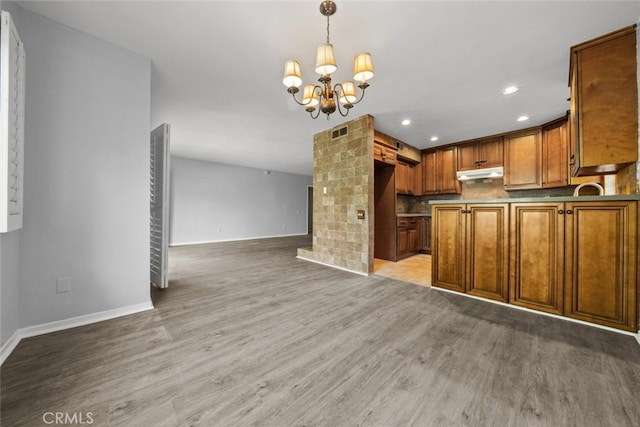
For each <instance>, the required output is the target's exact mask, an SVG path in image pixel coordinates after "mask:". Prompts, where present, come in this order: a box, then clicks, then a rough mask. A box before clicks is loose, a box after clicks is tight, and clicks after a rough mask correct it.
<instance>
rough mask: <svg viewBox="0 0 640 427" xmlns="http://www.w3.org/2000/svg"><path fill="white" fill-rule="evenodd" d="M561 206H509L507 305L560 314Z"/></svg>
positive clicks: (533, 204) (548, 204) (562, 254)
mask: <svg viewBox="0 0 640 427" xmlns="http://www.w3.org/2000/svg"><path fill="white" fill-rule="evenodd" d="M564 218H565V215H564V203H544V204H538V203H514V204H511V219H510V234H511V254H510V265H511V267H510V278H509V287H510V295H509V302H511V303H512V304H515V305H519V306H522V307H527V308H531V309H534V310H541V311H545V312H547V313H554V314H562V313H563V308H564V307H563V295H564V292H563V289H564V288H563V283H564Z"/></svg>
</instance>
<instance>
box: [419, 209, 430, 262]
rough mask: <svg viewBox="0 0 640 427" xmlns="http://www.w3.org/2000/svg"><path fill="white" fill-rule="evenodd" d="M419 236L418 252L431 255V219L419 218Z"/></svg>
mask: <svg viewBox="0 0 640 427" xmlns="http://www.w3.org/2000/svg"><path fill="white" fill-rule="evenodd" d="M420 234H421V236H422V239H421V248H420V252H422V253H425V254H429V255H430V254H431V217H430V216H423V217H421V218H420Z"/></svg>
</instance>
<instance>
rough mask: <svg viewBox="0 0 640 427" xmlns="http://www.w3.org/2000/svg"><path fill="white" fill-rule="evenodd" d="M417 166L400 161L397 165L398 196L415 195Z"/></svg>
mask: <svg viewBox="0 0 640 427" xmlns="http://www.w3.org/2000/svg"><path fill="white" fill-rule="evenodd" d="M415 174H416V166H415V165H414V164H412V163H409V162H405V161H402V160H400V159H398V161H397V163H396V192H397V193H398V194H408V195H414V194H416V191H415Z"/></svg>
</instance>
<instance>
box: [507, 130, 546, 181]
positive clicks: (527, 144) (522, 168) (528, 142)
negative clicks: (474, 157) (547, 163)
mask: <svg viewBox="0 0 640 427" xmlns="http://www.w3.org/2000/svg"><path fill="white" fill-rule="evenodd" d="M504 144H505V146H504V166H505V170H504V187H505V189H506V190H526V189H534V188H542V144H541V142H540V131H539V130H533V131H527V132H523V133H518V134H512V135H508V136H506V137H505V141H504Z"/></svg>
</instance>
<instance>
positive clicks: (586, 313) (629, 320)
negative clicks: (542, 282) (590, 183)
mask: <svg viewBox="0 0 640 427" xmlns="http://www.w3.org/2000/svg"><path fill="white" fill-rule="evenodd" d="M565 221H566V224H565V230H566V231H565V232H566V245H565V248H566V249H565V250H566V252H565V260H566V266H565V301H564V314H565V315H566V316H569V317H572V318H575V319H580V320H585V321H587V322H593V323H598V324H601V325H605V326H611V327H614V328H620V329H625V330H627V331H632V332H636V331H637V330H638V321H637V318H636V315H637V312H636V308H637V306H636V298H637V295H636V292H637V286H636V285H637V273H638V272H637V268H638V258H637V256H638V255H637V244H638V228H637V227H638V212H637V202H634V201H619V202H572V203H566V204H565Z"/></svg>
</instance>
